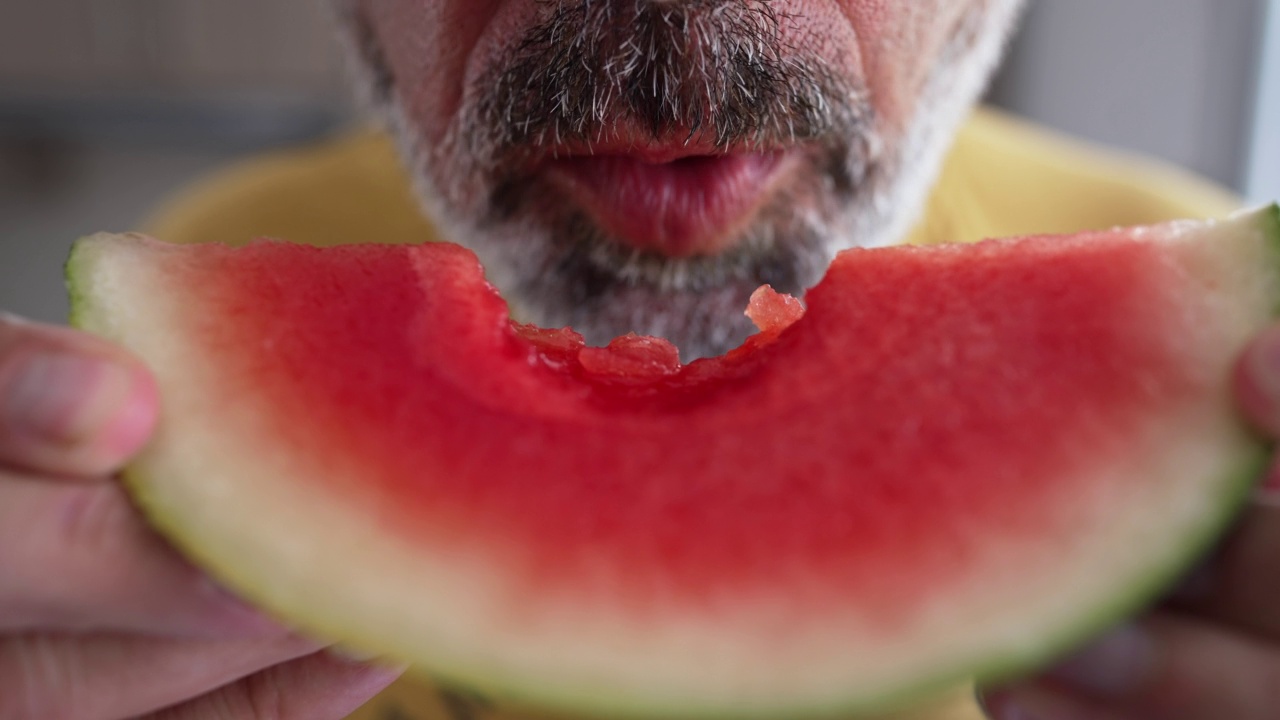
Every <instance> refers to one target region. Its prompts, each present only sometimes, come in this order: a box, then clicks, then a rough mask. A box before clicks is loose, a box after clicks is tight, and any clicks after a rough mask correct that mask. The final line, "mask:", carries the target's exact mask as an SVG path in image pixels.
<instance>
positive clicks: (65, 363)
mask: <svg viewBox="0 0 1280 720" xmlns="http://www.w3.org/2000/svg"><path fill="white" fill-rule="evenodd" d="M20 362H21V363H22V364H21V366H19V367H18V368H17V369H16V371H15V372H14V373H13V374H12V375H11V376H10V378H9V381H8V382H7V383H6V387H5V388H4V405H3V416H4V421H5V423H6V425H7V426H8V427H9V428H10V429H11V430H13V431H15V432H17V433H20V434H23V435H26V436H28V437H34V438H38V439H41V440H44V441H46V442H50V443H59V444H66V443H74V442H76V441H79V440H84V439H86V438H89V437H91V436H92V435H93V434H94V433H96V432H97V431H99V430H101V429H102V428H103V427H104V426H105V425H106V424H107V423H109V422H110V421H112V420H113V419H114V418H115V416H116V415H118V414H119V413H120V411H121V410H122V409H126V403H127V402H128V401H129V400H130V395H131V392H132V390H133V385H134V377H133V373H132V372H131V371H130V370H129V369H128V368H126V367H123V366H121V365H119V364H117V363H114V362H111V361H109V360H106V359H104V358H95V357H86V356H79V355H73V354H69V353H59V354H54V353H37V354H33V355H29V356H27V357H25V358H24V359H22V360H21V361H20Z"/></svg>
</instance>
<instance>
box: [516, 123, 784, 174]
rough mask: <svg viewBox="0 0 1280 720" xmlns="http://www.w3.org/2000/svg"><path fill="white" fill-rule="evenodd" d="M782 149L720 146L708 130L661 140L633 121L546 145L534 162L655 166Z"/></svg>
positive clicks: (679, 133) (741, 144) (668, 134)
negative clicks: (614, 160)
mask: <svg viewBox="0 0 1280 720" xmlns="http://www.w3.org/2000/svg"><path fill="white" fill-rule="evenodd" d="M781 149H783V148H782V146H781V145H771V144H767V143H761V144H752V143H746V142H737V143H731V144H729V145H722V144H717V143H716V142H715V141H714V136H713V135H712V134H711V133H708V132H705V131H689V130H683V131H681V130H671V131H668V132H666V133H664V134H663V135H662V136H661V137H654V135H653V133H651V132H648V131H645V130H642V129H641V128H640V127H639V126H638V125H636V124H635V123H631V122H623V123H618V124H615V125H613V126H611V127H610V128H609V129H608V130H607V131H605V132H604V133H602V134H601V135H600V136H598V137H595V138H592V139H571V140H566V141H561V142H559V143H556V144H552V145H546V146H543V147H542V148H539V149H538V150H536V151H535V153H534V158H533V160H534V162H535V163H540V162H542V161H546V160H559V159H565V158H574V157H589V156H593V155H623V156H627V157H631V158H633V159H635V160H639V161H640V162H644V163H651V164H654V165H658V164H662V163H669V162H675V161H676V160H682V159H684V158H691V157H715V156H720V155H734V154H738V153H745V152H753V153H760V152H769V151H772V150H781Z"/></svg>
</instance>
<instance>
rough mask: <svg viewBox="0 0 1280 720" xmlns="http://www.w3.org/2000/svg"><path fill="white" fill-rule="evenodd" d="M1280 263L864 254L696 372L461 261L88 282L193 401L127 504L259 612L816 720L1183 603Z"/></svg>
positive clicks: (672, 699) (1009, 246)
mask: <svg viewBox="0 0 1280 720" xmlns="http://www.w3.org/2000/svg"><path fill="white" fill-rule="evenodd" d="M1278 269H1280V211H1278V210H1277V209H1276V208H1275V207H1270V208H1267V209H1265V210H1261V211H1256V212H1251V213H1247V214H1241V215H1239V216H1237V217H1235V218H1232V219H1230V220H1229V221H1222V222H1206V223H1190V222H1185V223H1175V224H1170V225H1164V226H1158V227H1150V228H1140V229H1123V230H1114V231H1111V232H1102V233H1093V234H1087V235H1081V236H1076V237H1060V238H1047V237H1039V238H1026V239H1019V240H1008V241H990V242H986V243H981V244H978V245H973V246H943V247H932V248H909V247H899V248H886V249H877V250H854V251H848V252H845V253H843V254H842V255H841V256H840V257H839V258H837V260H836V261H835V263H834V264H833V265H832V266H831V268H830V271H829V272H828V274H827V277H826V279H825V280H824V281H823V282H822V283H821V284H820V285H819V286H817V287H816V288H814V289H813V290H812V291H811V292H810V293H809V294H808V296H807V298H806V301H807V308H803V309H802V308H799V307H798V306H797V305H796V304H795V303H794V302H793V301H790V302H789V301H788V299H786V298H782V297H778V296H774V295H772V294H770V293H769V292H768V291H762V293H760V294H759V295H758V296H757V298H756V299H755V301H754V302H753V305H752V309H751V313H752V314H753V315H754V316H755V317H756V318H757V320H758V322H759V323H760V325H761V326H762V330H761V332H760V333H759V334H758V335H756V336H754V337H753V338H751V339H750V340H749V341H748V342H747V343H746V344H745V345H743V346H742V347H741V348H739V349H737V350H735V351H733V352H730V353H728V354H727V355H725V356H723V357H719V358H711V359H706V360H699V361H696V362H693V363H690V364H687V365H681V364H680V362H679V360H678V359H677V353H676V351H675V349H674V348H672V347H671V346H670V345H669V344H668V343H666V342H665V341H662V340H658V339H653V338H640V337H634V336H629V337H625V338H620V339H619V340H617V341H615V342H614V343H613V344H612V345H610V346H609V347H607V348H589V347H585V346H584V345H583V342H582V339H581V337H580V336H578V335H576V334H575V333H573V332H572V331H569V330H544V329H539V328H533V327H526V326H519V325H515V324H513V323H512V322H511V321H510V320H509V318H508V313H507V307H506V305H505V304H504V302H503V300H502V299H501V298H500V297H499V296H498V294H497V293H496V292H495V291H494V290H493V289H492V288H491V287H490V286H488V285H487V284H486V282H485V280H484V277H483V274H482V271H481V268H480V267H479V265H478V263H477V261H476V259H475V257H474V256H473V255H471V254H470V253H469V252H468V251H466V250H463V249H461V248H459V247H456V246H453V245H447V244H441V245H428V246H422V247H412V248H407V247H390V246H369V245H352V246H345V247H337V248H330V249H315V248H309V247H302V246H297V245H289V244H284V243H275V242H260V243H256V244H253V245H250V246H247V247H243V248H238V249H233V248H229V247H223V246H186V247H182V246H174V245H168V244H163V243H160V242H156V241H153V240H149V239H146V238H142V237H138V236H98V237H93V238H89V239H86V240H84V241H82V242H80V243H79V244H78V245H77V246H76V248H75V250H74V253H73V255H72V258H71V260H70V263H69V277H70V286H71V291H72V295H73V302H74V321H75V324H77V325H78V326H80V327H82V328H86V329H89V330H91V331H95V332H97V333H100V334H102V335H104V336H106V337H108V338H111V339H113V340H115V341H117V342H120V343H122V344H124V345H125V346H127V347H129V348H131V349H133V350H134V351H135V352H137V353H138V354H139V355H140V356H141V357H142V358H144V359H145V361H146V362H147V363H149V364H150V366H151V367H152V368H153V369H154V371H155V373H156V376H157V379H158V383H159V387H160V388H161V392H162V396H163V420H162V425H161V428H160V431H159V434H158V436H157V438H156V439H155V441H154V443H152V444H151V446H150V447H149V449H148V450H147V451H146V452H145V454H144V455H143V456H142V457H141V458H140V459H139V460H138V461H137V462H136V464H134V465H133V466H132V467H131V468H129V470H128V473H127V479H128V483H129V486H130V487H131V488H132V490H133V491H134V492H135V493H136V496H137V498H138V500H139V502H140V504H141V505H142V506H143V508H144V509H145V511H146V512H147V513H148V515H149V516H150V517H151V518H152V520H153V521H154V522H155V524H156V525H157V526H158V527H159V528H160V529H161V530H162V531H163V532H165V533H166V534H167V535H168V536H169V537H170V538H172V540H173V541H174V542H175V543H176V544H177V545H178V546H179V547H180V548H182V549H184V550H185V551H186V552H188V553H189V554H190V555H191V556H192V557H193V558H195V559H196V560H198V561H199V562H200V563H202V564H203V565H204V566H205V567H206V568H208V569H209V571H211V572H212V573H213V574H215V575H216V576H217V577H219V578H221V579H222V580H223V581H224V582H226V583H227V584H228V585H230V586H231V587H232V588H234V589H236V590H237V591H239V592H241V593H243V594H244V595H246V596H247V597H249V598H251V599H253V600H255V601H257V602H259V603H261V604H262V605H263V606H265V607H267V608H269V609H272V610H274V611H276V612H278V613H279V614H280V615H282V616H283V617H286V618H288V619H290V620H292V621H295V622H297V623H299V624H300V625H301V626H302V627H304V628H307V629H309V630H311V631H313V632H315V633H318V634H320V635H323V636H325V637H327V638H331V639H333V640H336V641H340V642H342V643H345V644H348V645H350V646H352V647H354V648H358V649H360V650H363V651H368V652H375V653H381V654H386V655H389V656H392V657H395V658H398V659H401V660H404V661H408V662H411V663H412V664H413V665H414V666H416V667H417V668H418V669H419V670H421V671H422V672H424V673H430V674H431V675H433V676H436V677H439V678H443V679H444V680H446V681H448V682H451V683H455V684H460V685H463V686H466V687H468V688H471V689H473V690H475V691H478V692H481V693H485V694H488V695H490V696H494V697H498V698H506V699H508V700H510V699H514V700H515V701H517V702H524V703H530V704H533V705H536V706H541V707H548V708H552V709H558V710H566V711H574V712H587V713H597V714H599V715H602V716H605V717H611V718H616V717H624V716H665V717H688V716H707V715H714V716H718V717H719V716H725V717H728V716H740V717H786V718H798V717H803V716H805V715H807V714H826V713H831V712H837V711H839V712H849V713H857V712H878V711H882V710H889V709H893V708H897V707H901V706H904V705H908V704H910V703H911V702H914V701H916V700H918V699H921V698H926V697H928V696H929V695H930V694H931V693H932V692H934V691H935V690H938V689H940V688H944V687H947V686H948V685H950V684H952V683H954V682H956V681H959V680H961V679H964V678H970V677H978V678H991V677H1000V676H1004V675H1006V674H1008V673H1010V672H1014V671H1017V670H1019V669H1023V668H1026V667H1028V666H1031V665H1035V664H1036V663H1039V662H1042V661H1044V660H1045V659H1046V658H1048V657H1049V656H1051V655H1052V654H1054V653H1056V652H1059V651H1062V650H1063V649H1065V648H1067V647H1068V646H1069V645H1070V644H1071V643H1073V642H1075V641H1078V640H1080V639H1082V638H1083V637H1084V636H1086V635H1088V634H1089V633H1092V632H1094V631H1097V630H1099V629H1100V628H1102V627H1103V626H1105V625H1106V624H1107V623H1109V622H1112V621H1114V620H1116V619H1117V618H1119V617H1120V616H1121V615H1123V614H1125V613H1130V612H1133V611H1135V610H1137V609H1138V608H1140V607H1141V606H1142V604H1143V603H1146V602H1148V601H1150V600H1151V599H1152V597H1153V596H1154V595H1155V594H1157V593H1158V592H1160V591H1161V589H1162V588H1163V587H1164V586H1166V584H1167V583H1169V582H1170V581H1171V580H1172V579H1173V578H1174V577H1175V576H1176V575H1177V574H1178V573H1179V572H1181V571H1182V570H1183V569H1184V568H1185V567H1186V566H1187V565H1188V563H1190V562H1192V561H1193V560H1194V559H1195V558H1196V556H1197V555H1198V554H1199V553H1201V552H1202V551H1203V550H1204V549H1205V548H1206V546H1207V545H1208V544H1209V543H1211V542H1212V541H1213V539H1214V537H1215V536H1216V535H1217V534H1218V533H1219V532H1220V531H1221V530H1222V528H1223V527H1224V524H1225V523H1227V522H1228V521H1229V519H1230V517H1231V515H1232V514H1233V511H1234V510H1235V509H1236V508H1237V507H1238V506H1239V504H1240V502H1241V501H1242V499H1243V498H1244V497H1246V496H1247V494H1248V492H1249V489H1250V487H1251V483H1252V482H1253V480H1254V479H1255V478H1256V477H1257V476H1258V475H1259V471H1260V468H1261V467H1262V465H1263V462H1264V459H1265V457H1266V454H1267V448H1266V447H1264V445H1263V443H1262V442H1261V441H1260V440H1259V439H1257V438H1256V437H1254V436H1253V435H1252V434H1251V433H1250V432H1249V430H1248V429H1247V428H1246V427H1245V426H1244V425H1243V424H1242V423H1241V422H1240V421H1239V420H1238V418H1237V413H1236V412H1235V410H1234V408H1233V406H1232V396H1231V393H1230V391H1229V389H1230V388H1229V377H1230V375H1231V368H1232V364H1233V362H1234V361H1235V358H1236V356H1237V354H1238V352H1239V351H1240V350H1241V349H1242V347H1243V346H1244V344H1245V343H1246V341H1247V339H1248V338H1249V337H1250V336H1251V335H1252V334H1253V333H1255V332H1256V331H1257V330H1258V329H1260V328H1261V327H1263V326H1264V325H1265V324H1267V323H1269V322H1270V321H1271V318H1272V316H1273V312H1274V311H1275V309H1276V307H1277V301H1278V300H1280V277H1278V274H1277V271H1278ZM802 311H803V312H802ZM802 314H803V317H801V315H802Z"/></svg>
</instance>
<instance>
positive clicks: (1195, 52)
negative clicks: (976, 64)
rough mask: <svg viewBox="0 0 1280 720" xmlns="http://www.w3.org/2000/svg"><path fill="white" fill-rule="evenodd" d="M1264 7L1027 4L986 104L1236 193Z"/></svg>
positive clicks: (1253, 3)
mask: <svg viewBox="0 0 1280 720" xmlns="http://www.w3.org/2000/svg"><path fill="white" fill-rule="evenodd" d="M1268 4H1272V3H1269V2H1268V1H1267V0H1032V2H1031V4H1030V5H1029V7H1028V10H1027V14H1026V17H1025V18H1024V24H1023V27H1022V29H1021V32H1020V33H1019V35H1018V37H1017V39H1016V41H1015V43H1014V44H1013V46H1012V47H1011V48H1010V52H1009V56H1008V60H1007V62H1006V64H1005V68H1004V71H1003V72H1002V73H1001V75H1000V76H999V77H998V78H997V80H996V82H995V83H994V85H993V87H992V91H991V96H992V100H993V101H994V102H996V103H998V104H1001V105H1004V106H1006V107H1008V108H1010V109H1012V110H1014V111H1015V112H1018V113H1020V114H1022V115H1026V116H1028V117H1030V118H1033V119H1035V120H1039V121H1041V122H1044V123H1046V124H1049V125H1053V126H1055V127H1058V128H1061V129H1063V130H1065V131H1067V132H1070V133H1072V134H1075V135H1079V136H1082V137H1086V138H1090V139H1092V140H1095V141H1098V142H1101V143H1105V144H1107V145H1111V146H1114V147H1117V148H1124V149H1127V150H1131V151H1134V152H1139V153H1144V154H1148V155H1153V156H1156V157H1160V158H1164V159H1166V160H1169V161H1171V162H1174V163H1177V164H1179V165H1182V166H1184V167H1187V168H1190V169H1192V170H1194V171H1196V172H1198V173H1200V174H1202V175H1205V176H1208V177H1210V178H1212V179H1214V180H1217V181H1218V182H1220V183H1222V184H1224V185H1227V186H1229V187H1233V188H1240V187H1242V186H1243V183H1244V180H1245V177H1246V175H1247V173H1248V172H1249V167H1248V161H1249V157H1248V156H1249V144H1250V140H1249V138H1250V135H1251V133H1252V129H1253V112H1254V107H1255V105H1254V99H1255V96H1256V94H1257V88H1258V78H1259V75H1258V72H1257V66H1258V60H1259V48H1260V45H1261V42H1262V40H1263V32H1262V31H1263V29H1264V28H1265V25H1266V23H1265V17H1266V10H1267V5H1268ZM1272 132H1274V130H1273V131H1272Z"/></svg>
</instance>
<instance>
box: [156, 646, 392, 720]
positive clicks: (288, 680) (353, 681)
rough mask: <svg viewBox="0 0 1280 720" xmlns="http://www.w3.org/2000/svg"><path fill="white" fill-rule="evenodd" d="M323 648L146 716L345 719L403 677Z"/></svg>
mask: <svg viewBox="0 0 1280 720" xmlns="http://www.w3.org/2000/svg"><path fill="white" fill-rule="evenodd" d="M401 672H402V671H401V670H399V669H392V668H384V667H377V666H371V665H358V664H354V663H351V662H349V661H347V660H344V659H341V658H338V657H336V656H334V655H332V654H331V653H327V652H321V653H316V654H314V655H310V656H307V657H305V658H302V659H300V660H295V661H293V662H291V663H287V664H284V665H278V666H276V667H273V668H271V669H269V670H266V671H265V672H262V673H259V674H257V675H254V676H252V677H249V678H246V679H244V680H242V681H240V682H238V683H235V684H233V685H230V686H228V687H225V688H222V689H221V690H218V691H216V692H214V693H211V694H210V695H208V696H206V697H202V698H200V699H198V700H195V701H193V702H190V703H188V704H185V705H182V706H180V707H177V708H173V709H171V710H166V711H163V712H159V713H156V714H155V715H152V716H149V717H148V718H146V719H145V720H341V719H342V718H345V717H347V716H348V715H350V714H351V713H352V712H354V711H355V710H356V709H357V708H359V707H360V706H361V705H363V704H365V703H366V702H368V701H369V700H370V699H371V698H373V696H375V695H377V694H378V693H380V692H382V690H383V689H385V688H386V687H387V686H388V685H390V684H391V683H392V682H393V681H395V679H396V678H397V677H398V676H399V675H400V673H401Z"/></svg>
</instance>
